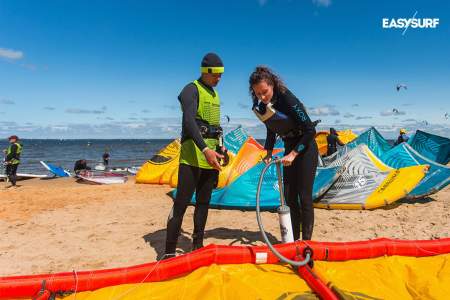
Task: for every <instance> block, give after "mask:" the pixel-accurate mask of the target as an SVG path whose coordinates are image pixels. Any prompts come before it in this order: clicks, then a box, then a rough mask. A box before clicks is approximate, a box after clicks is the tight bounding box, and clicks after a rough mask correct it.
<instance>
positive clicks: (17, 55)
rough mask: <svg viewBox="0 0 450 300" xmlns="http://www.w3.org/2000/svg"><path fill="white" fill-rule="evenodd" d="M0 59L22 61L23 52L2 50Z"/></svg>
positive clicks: (0, 49) (0, 50)
mask: <svg viewBox="0 0 450 300" xmlns="http://www.w3.org/2000/svg"><path fill="white" fill-rule="evenodd" d="M0 57H3V58H6V59H12V60H17V59H22V58H23V52H22V51H16V50H12V49H6V48H0Z"/></svg>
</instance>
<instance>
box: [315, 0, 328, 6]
mask: <svg viewBox="0 0 450 300" xmlns="http://www.w3.org/2000/svg"><path fill="white" fill-rule="evenodd" d="M312 3H313V4H314V5H316V6H320V7H328V6H330V5H331V0H312Z"/></svg>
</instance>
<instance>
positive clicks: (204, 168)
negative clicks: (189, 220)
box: [165, 53, 224, 258]
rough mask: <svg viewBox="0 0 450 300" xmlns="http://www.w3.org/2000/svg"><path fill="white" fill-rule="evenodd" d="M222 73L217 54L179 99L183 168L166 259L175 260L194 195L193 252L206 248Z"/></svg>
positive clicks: (215, 171) (216, 166)
mask: <svg viewBox="0 0 450 300" xmlns="http://www.w3.org/2000/svg"><path fill="white" fill-rule="evenodd" d="M223 72H224V66H223V63H222V60H221V59H220V57H219V56H218V55H217V54H215V53H208V54H206V55H205V56H204V57H203V60H202V62H201V76H200V78H199V79H197V80H194V81H193V82H191V83H189V84H187V85H186V86H185V87H184V88H183V90H182V91H181V93H180V95H179V96H178V100H179V101H180V104H181V109H182V112H183V120H182V133H181V153H180V166H179V169H178V186H177V194H176V197H175V200H174V204H173V207H172V210H171V211H170V214H169V217H168V220H167V236H166V249H165V258H168V257H173V256H175V251H176V246H177V241H178V237H179V235H180V230H181V224H182V222H183V216H184V213H185V212H186V208H187V206H188V205H189V203H190V201H191V199H192V196H193V194H194V192H195V193H196V199H195V200H196V202H195V211H194V232H193V235H192V249H193V250H195V249H198V248H201V247H203V236H204V230H205V225H206V220H207V217H208V209H209V201H210V199H211V193H212V190H213V188H214V187H216V185H217V181H218V176H219V170H220V169H221V168H220V164H219V161H220V159H222V158H223V155H221V154H219V153H218V152H217V150H218V146H219V138H220V135H221V134H222V129H221V127H220V99H219V95H218V94H217V91H215V90H214V87H215V86H217V84H218V83H219V81H220V79H221V76H222V73H223ZM221 150H224V149H221Z"/></svg>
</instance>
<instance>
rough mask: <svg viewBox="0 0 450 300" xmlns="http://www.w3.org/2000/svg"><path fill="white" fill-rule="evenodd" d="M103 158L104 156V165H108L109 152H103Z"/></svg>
mask: <svg viewBox="0 0 450 300" xmlns="http://www.w3.org/2000/svg"><path fill="white" fill-rule="evenodd" d="M102 158H103V165H105V167H106V166H108V164H109V153H108V152H105V153H103V156H102Z"/></svg>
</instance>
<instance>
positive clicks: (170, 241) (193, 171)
mask: <svg viewBox="0 0 450 300" xmlns="http://www.w3.org/2000/svg"><path fill="white" fill-rule="evenodd" d="M218 174H219V173H218V171H216V170H208V169H201V168H197V167H193V166H188V165H185V164H180V166H179V169H178V189H177V195H176V197H175V201H174V204H173V207H172V211H171V212H170V215H169V218H168V220H167V238H166V254H171V253H175V250H176V246H177V241H178V237H179V235H180V231H181V225H182V223H183V216H184V213H185V212H186V208H187V206H188V205H189V203H190V202H191V199H192V195H193V194H194V191H196V192H197V193H196V206H195V210H194V234H193V239H194V240H193V244H194V247H195V246H196V245H197V246H201V244H202V243H203V235H204V229H205V225H206V219H207V217H208V208H209V201H210V199H211V192H212V189H213V188H214V187H215V186H216V184H217V179H218Z"/></svg>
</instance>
